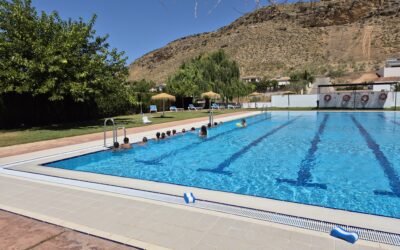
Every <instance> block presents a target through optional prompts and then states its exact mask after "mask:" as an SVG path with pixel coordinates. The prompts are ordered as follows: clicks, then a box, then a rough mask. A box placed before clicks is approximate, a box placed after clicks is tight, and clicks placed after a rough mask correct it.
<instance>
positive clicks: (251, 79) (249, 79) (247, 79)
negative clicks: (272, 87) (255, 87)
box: [242, 76, 261, 83]
mask: <svg viewBox="0 0 400 250" xmlns="http://www.w3.org/2000/svg"><path fill="white" fill-rule="evenodd" d="M242 81H244V82H247V83H254V82H260V81H261V77H259V76H245V77H242Z"/></svg>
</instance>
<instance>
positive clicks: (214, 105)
mask: <svg viewBox="0 0 400 250" xmlns="http://www.w3.org/2000/svg"><path fill="white" fill-rule="evenodd" d="M211 109H220V106H219V105H218V104H216V103H213V104H211Z"/></svg>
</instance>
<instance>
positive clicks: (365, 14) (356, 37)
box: [129, 0, 400, 82]
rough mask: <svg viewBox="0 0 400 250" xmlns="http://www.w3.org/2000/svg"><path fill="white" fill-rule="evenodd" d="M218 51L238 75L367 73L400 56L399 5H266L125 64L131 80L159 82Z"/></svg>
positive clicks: (370, 0) (345, 0)
mask: <svg viewBox="0 0 400 250" xmlns="http://www.w3.org/2000/svg"><path fill="white" fill-rule="evenodd" d="M220 48H223V49H224V50H225V51H226V52H227V54H228V55H229V56H231V57H232V58H233V59H235V60H236V61H237V62H238V63H239V66H240V70H241V75H242V76H249V75H257V76H267V77H274V76H277V75H283V74H288V72H291V71H293V70H303V69H312V70H314V72H316V73H317V74H326V73H327V72H329V71H334V70H337V69H341V70H345V71H350V72H351V71H353V72H360V71H369V70H373V69H374V68H376V67H379V66H381V65H382V64H383V61H384V60H385V59H386V58H387V57H393V56H400V0H321V1H319V2H314V3H297V4H286V5H275V6H269V7H265V8H262V9H258V10H255V11H254V12H252V13H250V14H247V15H244V16H243V17H241V18H239V19H237V20H236V21H234V22H233V23H231V24H230V25H228V26H225V27H223V28H221V29H219V30H217V31H215V32H210V33H203V34H198V35H194V36H188V37H184V38H181V39H178V40H176V41H173V42H171V43H169V44H168V45H167V46H165V47H163V48H160V49H157V50H155V51H152V52H150V53H148V54H146V55H144V56H143V57H141V58H139V59H138V60H136V61H135V62H133V63H132V64H131V65H130V76H129V78H130V79H131V80H137V79H142V78H146V79H151V80H154V81H156V82H163V81H165V79H166V78H167V77H168V76H169V75H170V74H172V73H173V72H174V71H175V70H176V68H177V67H178V66H179V65H180V64H181V63H182V62H183V61H185V60H187V59H189V58H191V57H194V56H196V55H198V54H200V53H204V52H208V51H214V50H217V49H220Z"/></svg>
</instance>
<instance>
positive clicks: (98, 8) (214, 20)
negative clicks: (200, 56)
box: [32, 0, 256, 63]
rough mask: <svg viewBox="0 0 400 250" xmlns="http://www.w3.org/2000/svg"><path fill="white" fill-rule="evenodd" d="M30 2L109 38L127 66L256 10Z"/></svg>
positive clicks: (235, 2)
mask: <svg viewBox="0 0 400 250" xmlns="http://www.w3.org/2000/svg"><path fill="white" fill-rule="evenodd" d="M197 2H198V5H197V11H196V13H195V9H196V4H195V3H196V1H195V0H33V1H32V4H33V6H34V7H35V8H36V9H37V10H38V12H41V11H45V12H48V13H49V12H52V11H57V12H58V13H59V14H60V16H61V17H62V18H63V19H68V18H72V19H78V18H79V17H82V18H83V19H84V20H85V21H88V20H89V19H90V18H91V17H92V15H93V14H97V16H98V17H97V22H96V25H95V29H96V31H97V34H99V35H105V34H108V35H109V39H108V42H109V44H110V45H111V47H114V48H117V49H118V50H119V51H125V52H126V56H128V61H127V63H131V62H133V61H134V60H135V59H137V58H139V57H140V56H142V55H144V54H146V53H148V52H150V51H152V50H155V49H157V48H161V47H163V46H165V45H166V44H168V43H169V42H171V41H173V40H175V39H178V38H181V37H184V36H187V35H192V34H197V33H202V32H209V31H214V30H216V29H218V28H221V27H223V26H225V25H228V24H229V23H231V22H232V21H234V20H236V19H237V18H239V17H240V16H242V15H243V14H244V13H247V12H250V11H253V10H255V8H256V6H255V1H254V0H197Z"/></svg>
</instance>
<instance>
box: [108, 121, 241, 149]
mask: <svg viewBox="0 0 400 250" xmlns="http://www.w3.org/2000/svg"><path fill="white" fill-rule="evenodd" d="M220 124H222V122H219V123H218V122H214V123H213V124H211V123H208V124H207V126H206V125H203V126H201V128H200V131H199V136H200V137H203V138H204V137H207V134H208V130H207V129H209V128H211V127H216V126H218V125H220ZM236 126H238V127H243V128H244V127H246V126H247V123H246V119H242V120H241V122H240V123H237V124H236ZM195 131H196V128H194V127H192V128H191V129H190V132H195ZM181 133H182V134H185V133H186V129H184V128H183V129H182V131H181ZM175 135H177V132H176V130H175V129H173V130H172V131H171V130H168V131H166V132H162V133H160V132H157V133H156V138H155V139H156V140H157V141H159V140H164V139H167V138H168V137H172V136H175ZM147 142H148V139H147V137H143V139H142V141H141V142H140V143H138V145H139V146H144V145H146V144H147ZM131 148H132V145H131V144H130V143H129V138H128V137H125V138H124V143H123V144H121V145H120V144H119V143H118V142H114V147H113V150H114V151H115V150H120V149H131Z"/></svg>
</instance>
